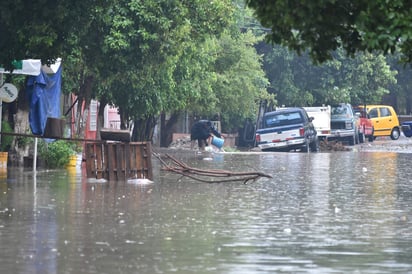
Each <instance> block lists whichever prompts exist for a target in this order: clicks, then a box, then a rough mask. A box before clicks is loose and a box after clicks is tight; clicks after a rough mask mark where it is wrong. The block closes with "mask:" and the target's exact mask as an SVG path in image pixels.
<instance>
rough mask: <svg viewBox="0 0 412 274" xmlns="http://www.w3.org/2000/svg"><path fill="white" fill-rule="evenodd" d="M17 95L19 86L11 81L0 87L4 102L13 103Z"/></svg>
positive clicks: (0, 98) (0, 94) (0, 95)
mask: <svg viewBox="0 0 412 274" xmlns="http://www.w3.org/2000/svg"><path fill="white" fill-rule="evenodd" d="M17 95H18V90H17V88H16V87H15V86H14V85H12V84H10V83H5V84H4V85H2V86H1V87H0V100H2V101H3V102H6V103H11V102H13V101H14V100H16V98H17Z"/></svg>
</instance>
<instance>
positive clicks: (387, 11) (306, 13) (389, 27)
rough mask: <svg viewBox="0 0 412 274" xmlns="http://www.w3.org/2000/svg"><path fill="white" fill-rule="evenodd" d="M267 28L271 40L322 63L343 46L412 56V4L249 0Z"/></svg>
mask: <svg viewBox="0 0 412 274" xmlns="http://www.w3.org/2000/svg"><path fill="white" fill-rule="evenodd" d="M245 2H246V4H247V6H248V7H250V8H252V9H253V10H254V14H255V15H256V17H257V18H258V19H259V20H260V22H261V24H262V25H263V26H264V27H267V28H270V29H271V32H270V33H269V34H268V35H267V39H268V41H270V42H272V43H275V44H280V45H283V46H286V47H288V48H290V49H292V50H295V51H296V52H298V53H299V54H301V53H304V52H305V51H306V50H308V51H309V54H310V56H311V57H312V59H313V60H315V61H316V62H324V61H326V60H328V59H331V58H332V54H333V52H334V51H335V50H337V49H339V48H343V49H344V50H345V51H346V53H347V54H348V55H350V56H354V54H355V53H356V52H358V51H369V52H374V51H378V52H380V53H384V54H387V53H393V52H395V50H397V49H399V50H400V51H401V52H402V53H403V54H404V56H405V59H406V61H409V62H410V61H411V60H412V51H411V46H412V24H411V23H412V17H411V16H410V13H411V10H412V2H410V1H406V0H403V1H386V0H376V1H369V0H360V1H359V0H357V1H335V0H322V1H320V0H319V1H298V0H293V1H290V0H276V1H273V0H246V1H245Z"/></svg>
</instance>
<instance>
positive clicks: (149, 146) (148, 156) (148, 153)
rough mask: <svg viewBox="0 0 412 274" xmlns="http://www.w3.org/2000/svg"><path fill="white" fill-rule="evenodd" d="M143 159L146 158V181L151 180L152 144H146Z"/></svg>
mask: <svg viewBox="0 0 412 274" xmlns="http://www.w3.org/2000/svg"><path fill="white" fill-rule="evenodd" d="M145 148H146V150H145V153H146V154H145V158H146V164H147V166H146V168H147V179H149V180H153V168H152V144H151V143H150V142H147V143H146V147H145Z"/></svg>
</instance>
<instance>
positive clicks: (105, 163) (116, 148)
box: [86, 142, 153, 180]
mask: <svg viewBox="0 0 412 274" xmlns="http://www.w3.org/2000/svg"><path fill="white" fill-rule="evenodd" d="M151 155H152V147H151V144H150V143H149V142H130V143H129V142H93V143H86V172H87V178H96V179H107V180H127V179H132V178H133V179H135V178H136V179H138V178H146V179H150V180H152V179H153V173H152V159H151Z"/></svg>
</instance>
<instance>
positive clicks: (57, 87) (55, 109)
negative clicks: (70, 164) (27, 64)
mask: <svg viewBox="0 0 412 274" xmlns="http://www.w3.org/2000/svg"><path fill="white" fill-rule="evenodd" d="M61 71H62V66H60V67H59V69H58V70H57V72H56V73H55V74H52V75H48V74H47V73H45V72H43V71H41V72H40V74H39V75H38V76H30V77H29V79H28V81H27V87H26V92H27V95H28V98H29V102H30V113H29V122H30V128H31V131H32V133H33V134H35V135H43V134H44V128H45V127H46V121H47V117H51V118H60V116H61V112H60V95H61Z"/></svg>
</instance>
